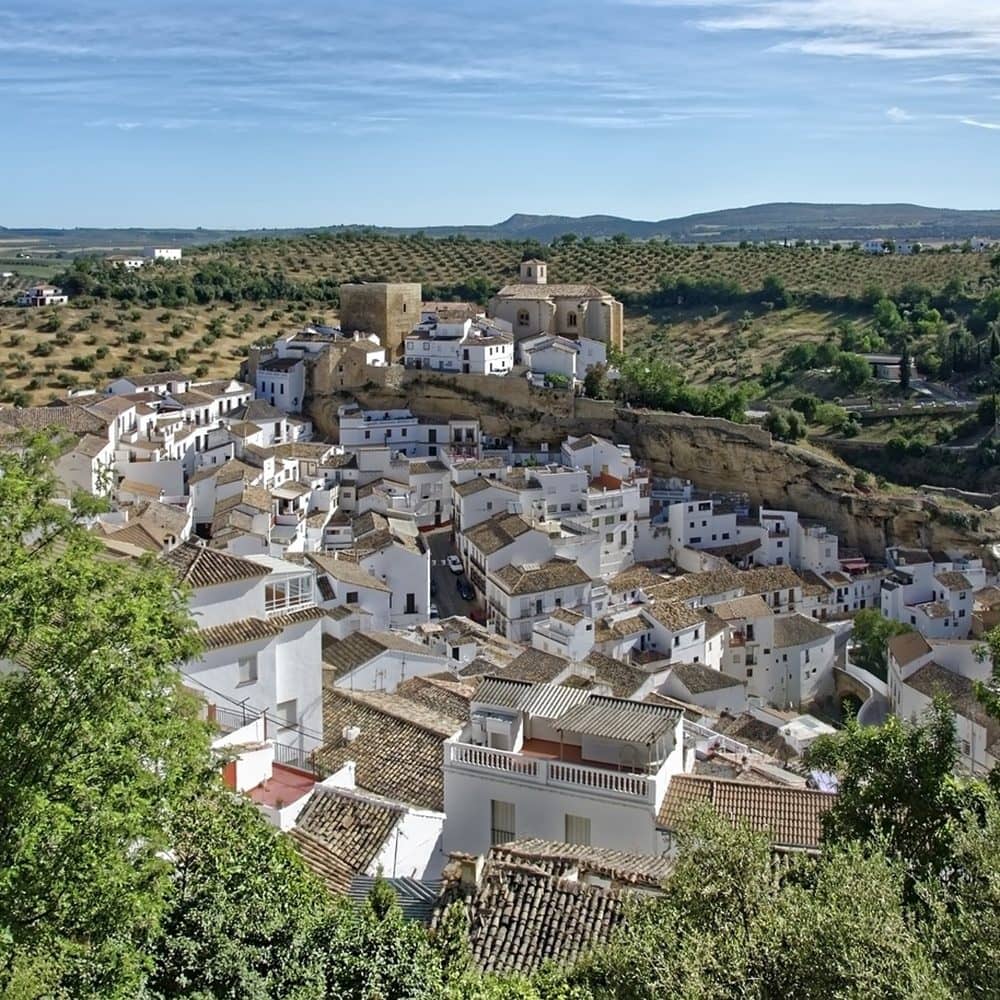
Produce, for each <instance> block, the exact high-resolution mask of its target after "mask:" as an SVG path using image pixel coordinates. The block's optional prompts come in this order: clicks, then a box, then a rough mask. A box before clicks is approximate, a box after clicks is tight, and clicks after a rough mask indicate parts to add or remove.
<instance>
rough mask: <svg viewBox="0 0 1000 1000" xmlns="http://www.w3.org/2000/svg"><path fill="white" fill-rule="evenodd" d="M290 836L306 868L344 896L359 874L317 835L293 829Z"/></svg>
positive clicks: (331, 889) (334, 891)
mask: <svg viewBox="0 0 1000 1000" xmlns="http://www.w3.org/2000/svg"><path fill="white" fill-rule="evenodd" d="M288 836H289V837H290V838H291V839H292V841H293V843H294V844H295V847H296V850H298V852H299V856H300V857H301V858H302V861H303V863H304V864H305V866H306V867H307V868H308V869H309V870H310V871H311V872H312V873H313V874H314V875H315V876H316V877H317V878H318V879H319V880H320V881H321V882H322V883H323V884H324V885H325V886H326V887H327V889H329V890H330V892H332V893H335V894H336V895H338V896H344V895H346V894H347V893H348V891H349V890H350V888H351V882H352V881H353V879H354V876H355V875H356V874H357V873H356V872H355V871H354V869H353V868H352V867H351V866H350V865H349V864H348V863H347V862H346V861H344V860H343V858H340V857H338V856H337V855H336V854H334V853H333V852H332V851H330V849H329V848H328V847H327V846H326V843H325V842H324V841H323V840H322V839H321V838H320V837H317V836H316V835H315V834H312V833H308V832H307V831H306V830H300V829H299V828H298V827H292V829H291V830H289V831H288Z"/></svg>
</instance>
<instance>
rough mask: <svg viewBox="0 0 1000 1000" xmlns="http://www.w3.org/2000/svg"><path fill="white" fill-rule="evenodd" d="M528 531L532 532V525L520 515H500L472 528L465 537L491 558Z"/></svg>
mask: <svg viewBox="0 0 1000 1000" xmlns="http://www.w3.org/2000/svg"><path fill="white" fill-rule="evenodd" d="M527 531H531V525H530V524H528V522H527V521H525V519H524V518H523V517H521V515H520V514H507V513H500V514H495V515H494V516H493V517H491V518H489V519H488V520H486V521H483V522H482V524H477V525H476V526H475V527H474V528H471V529H470V530H469V531H467V532H466V533H465V537H466V539H467V541H468V542H469V544H471V545H474V546H475V547H476V548H477V549H479V550H480V552H482V553H483V555H487V556H490V555H493V553H494V552H499V551H500V550H501V549H502V548H505V547H506V546H508V545H510V544H511V542H513V541H514V539H515V538H519V537H520V536H521V535H523V534H524V533H525V532H527Z"/></svg>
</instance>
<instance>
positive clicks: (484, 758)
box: [445, 743, 656, 809]
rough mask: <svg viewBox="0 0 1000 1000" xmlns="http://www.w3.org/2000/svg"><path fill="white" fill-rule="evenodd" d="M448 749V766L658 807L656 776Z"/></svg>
mask: <svg viewBox="0 0 1000 1000" xmlns="http://www.w3.org/2000/svg"><path fill="white" fill-rule="evenodd" d="M445 748H446V749H445V767H457V768H462V769H468V770H473V771H477V772H480V773H481V772H484V771H492V772H494V773H496V774H503V775H507V776H510V777H513V778H514V779H515V780H518V781H525V782H528V783H530V784H532V785H538V786H548V787H550V788H561V789H566V790H570V791H574V792H577V793H580V794H584V795H596V796H599V797H601V798H606V797H607V796H609V795H613V796H618V797H621V798H624V799H629V800H631V801H632V802H635V803H638V802H641V803H645V804H646V805H648V806H649V807H650V808H651V809H654V808H655V807H656V778H655V776H653V775H645V774H633V773H629V772H625V771H614V770H611V769H610V767H609V768H607V769H605V768H600V767H588V766H586V765H583V764H566V763H564V762H563V761H557V760H542V759H539V758H534V757H526V756H524V755H523V754H517V753H511V752H510V751H507V750H493V749H491V748H489V747H477V746H472V745H471V744H468V743H446V744H445Z"/></svg>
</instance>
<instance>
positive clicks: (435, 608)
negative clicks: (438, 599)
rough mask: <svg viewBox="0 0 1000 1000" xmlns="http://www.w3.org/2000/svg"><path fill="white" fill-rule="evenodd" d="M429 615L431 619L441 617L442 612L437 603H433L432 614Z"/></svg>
mask: <svg viewBox="0 0 1000 1000" xmlns="http://www.w3.org/2000/svg"><path fill="white" fill-rule="evenodd" d="M428 617H430V618H431V620H433V619H435V618H440V617H441V612H440V611H438V606H437V605H436V604H432V605H431V609H430V615H429V616H428Z"/></svg>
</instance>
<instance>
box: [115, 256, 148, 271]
mask: <svg viewBox="0 0 1000 1000" xmlns="http://www.w3.org/2000/svg"><path fill="white" fill-rule="evenodd" d="M148 260H149V258H148V257H143V256H141V255H136V254H122V253H118V254H112V255H111V256H110V257H105V258H104V261H105V263H107V264H110V265H111V266H112V267H120V268H122V269H123V270H125V271H138V270H139V268H140V267H142V266H143V265H144V264H145V263H147V261H148Z"/></svg>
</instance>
